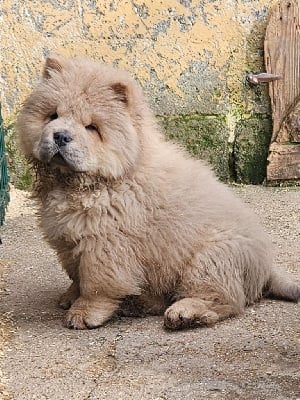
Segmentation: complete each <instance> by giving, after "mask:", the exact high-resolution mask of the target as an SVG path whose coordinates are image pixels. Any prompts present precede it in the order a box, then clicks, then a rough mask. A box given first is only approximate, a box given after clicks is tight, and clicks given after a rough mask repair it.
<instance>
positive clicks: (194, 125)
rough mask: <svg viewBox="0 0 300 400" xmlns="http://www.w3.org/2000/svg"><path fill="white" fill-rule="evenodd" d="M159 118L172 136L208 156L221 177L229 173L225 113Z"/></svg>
mask: <svg viewBox="0 0 300 400" xmlns="http://www.w3.org/2000/svg"><path fill="white" fill-rule="evenodd" d="M160 120H161V124H162V126H163V127H164V129H165V132H166V135H167V137H168V138H169V139H171V140H173V141H176V142H178V143H180V144H182V145H184V146H185V147H186V148H187V150H188V151H189V152H190V153H191V154H192V155H193V156H195V157H197V158H201V159H204V160H207V161H208V162H209V163H210V164H211V165H212V166H213V168H214V170H215V171H216V173H217V175H218V176H219V177H220V178H221V179H222V180H227V179H228V178H229V177H230V171H229V162H228V158H229V155H228V146H227V141H228V128H227V124H226V118H225V116H223V115H198V114H195V115H178V116H163V117H160Z"/></svg>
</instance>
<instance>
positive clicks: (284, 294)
mask: <svg viewBox="0 0 300 400" xmlns="http://www.w3.org/2000/svg"><path fill="white" fill-rule="evenodd" d="M266 296H267V297H271V298H273V299H278V300H288V301H294V302H297V301H299V300H300V285H299V284H297V283H295V282H292V280H291V278H290V277H289V276H288V275H287V274H285V273H283V272H280V271H277V270H273V271H272V272H271V276H270V280H269V282H268V285H267V293H266Z"/></svg>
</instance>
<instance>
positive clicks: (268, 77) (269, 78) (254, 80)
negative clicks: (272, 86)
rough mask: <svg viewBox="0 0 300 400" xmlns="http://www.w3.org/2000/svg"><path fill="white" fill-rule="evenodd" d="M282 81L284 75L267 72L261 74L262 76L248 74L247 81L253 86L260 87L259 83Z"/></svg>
mask: <svg viewBox="0 0 300 400" xmlns="http://www.w3.org/2000/svg"><path fill="white" fill-rule="evenodd" d="M278 79H282V75H277V74H268V73H267V72H261V73H260V74H252V73H250V74H247V75H246V80H247V81H248V82H249V83H251V84H252V85H258V84H259V83H265V82H273V81H278Z"/></svg>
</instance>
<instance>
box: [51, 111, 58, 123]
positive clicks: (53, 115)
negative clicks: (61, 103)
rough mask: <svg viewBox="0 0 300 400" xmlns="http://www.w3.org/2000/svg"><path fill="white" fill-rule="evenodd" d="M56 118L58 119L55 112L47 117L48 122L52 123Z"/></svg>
mask: <svg viewBox="0 0 300 400" xmlns="http://www.w3.org/2000/svg"><path fill="white" fill-rule="evenodd" d="M57 118H58V115H57V113H56V112H55V113H53V114H51V115H49V120H50V121H54V120H55V119H57Z"/></svg>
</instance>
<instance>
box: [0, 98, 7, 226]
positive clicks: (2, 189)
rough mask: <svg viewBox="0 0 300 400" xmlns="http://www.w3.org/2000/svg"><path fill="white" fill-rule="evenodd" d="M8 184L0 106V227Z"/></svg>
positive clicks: (3, 215) (5, 205)
mask: <svg viewBox="0 0 300 400" xmlns="http://www.w3.org/2000/svg"><path fill="white" fill-rule="evenodd" d="M8 182H9V176H8V171H7V158H6V152H5V143H4V129H3V121H2V116H1V104H0V226H2V225H3V222H4V217H5V211H6V207H7V204H8V202H9V193H8Z"/></svg>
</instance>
